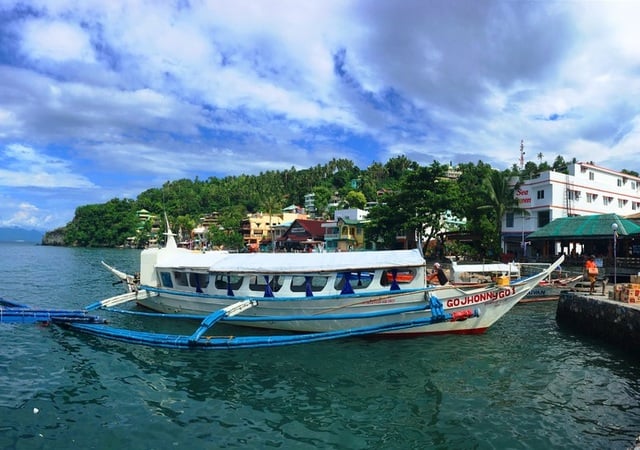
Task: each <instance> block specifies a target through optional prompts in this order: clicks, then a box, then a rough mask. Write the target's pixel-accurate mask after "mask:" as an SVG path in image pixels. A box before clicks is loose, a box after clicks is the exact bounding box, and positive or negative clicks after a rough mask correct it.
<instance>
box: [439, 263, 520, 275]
mask: <svg viewBox="0 0 640 450" xmlns="http://www.w3.org/2000/svg"><path fill="white" fill-rule="evenodd" d="M451 267H452V270H453V272H455V273H482V272H488V273H493V272H501V273H505V274H506V273H520V267H519V266H518V264H516V263H508V264H506V263H487V264H483V263H480V264H458V263H456V262H453V263H452V264H451Z"/></svg>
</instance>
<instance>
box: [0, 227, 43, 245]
mask: <svg viewBox="0 0 640 450" xmlns="http://www.w3.org/2000/svg"><path fill="white" fill-rule="evenodd" d="M43 235H44V233H42V232H40V231H36V230H25V229H24V228H18V227H0V242H21V241H24V242H37V243H40V242H42V236H43Z"/></svg>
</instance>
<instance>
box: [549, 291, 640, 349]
mask: <svg viewBox="0 0 640 450" xmlns="http://www.w3.org/2000/svg"><path fill="white" fill-rule="evenodd" d="M606 294H608V293H606ZM609 297H610V296H609V295H589V294H585V293H577V292H564V293H562V294H561V295H560V299H559V300H558V307H557V310H556V322H557V323H558V326H560V328H563V329H568V330H571V331H574V332H577V333H580V334H583V335H586V336H590V337H594V338H598V339H602V340H603V341H606V342H608V343H611V344H614V345H615V346H617V347H618V348H621V349H623V350H625V351H629V352H631V353H636V354H639V355H640V303H623V302H620V301H616V300H612V299H610V298H609ZM611 297H612V296H611Z"/></svg>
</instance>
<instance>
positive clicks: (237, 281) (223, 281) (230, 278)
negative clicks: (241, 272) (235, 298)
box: [214, 273, 243, 291]
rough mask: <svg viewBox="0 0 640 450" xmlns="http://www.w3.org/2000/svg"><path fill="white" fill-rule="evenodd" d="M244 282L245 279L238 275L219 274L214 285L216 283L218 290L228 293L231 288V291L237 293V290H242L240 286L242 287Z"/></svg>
mask: <svg viewBox="0 0 640 450" xmlns="http://www.w3.org/2000/svg"><path fill="white" fill-rule="evenodd" d="M242 280H243V278H242V277H241V276H238V275H225V274H221V273H219V274H216V277H215V281H214V283H215V286H216V289H223V290H225V291H226V290H227V288H229V287H231V290H232V291H235V290H236V289H240V286H241V285H242ZM227 283H228V284H227Z"/></svg>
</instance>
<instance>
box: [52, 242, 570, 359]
mask: <svg viewBox="0 0 640 450" xmlns="http://www.w3.org/2000/svg"><path fill="white" fill-rule="evenodd" d="M561 262H562V257H560V258H559V259H558V260H557V261H556V262H555V263H553V264H551V265H550V266H549V267H548V268H546V269H544V270H542V271H541V272H540V273H538V274H536V275H533V276H531V277H528V278H524V279H518V280H514V281H513V282H511V283H509V284H507V285H504V284H498V283H492V284H489V285H485V286H482V287H475V288H474V287H469V288H461V287H456V286H438V287H434V286H429V285H428V284H427V282H426V275H427V273H426V264H425V260H424V257H423V255H422V254H421V252H420V251H419V250H418V249H414V250H390V251H360V252H344V253H228V252H225V251H207V252H202V251H192V250H188V249H184V248H179V247H178V246H177V245H176V241H175V238H174V236H173V235H172V234H171V233H169V234H168V237H167V244H166V246H165V247H164V248H150V249H146V250H143V251H142V253H141V256H140V273H139V275H138V274H136V275H133V276H132V275H128V274H126V273H124V272H121V271H119V270H117V269H115V268H113V267H112V266H110V265H108V264H106V263H103V264H104V265H105V266H106V267H107V268H109V269H110V270H111V271H112V273H113V274H114V275H115V276H117V277H118V279H119V280H122V281H123V282H124V283H125V285H126V286H127V287H128V292H126V293H124V294H122V295H118V296H116V297H112V298H108V299H105V300H102V301H99V302H96V303H93V304H91V305H89V306H87V307H86V310H85V312H86V313H91V312H94V311H97V310H110V311H115V312H126V313H128V314H143V315H157V316H160V317H165V318H170V319H174V320H179V319H183V318H187V319H198V320H200V324H199V326H198V327H197V329H196V330H195V331H194V332H193V334H191V335H172V334H162V333H150V332H143V331H136V330H129V329H119V328H114V327H112V326H110V325H107V324H105V323H100V321H99V320H95V319H93V318H84V316H83V317H82V319H81V320H80V319H79V320H74V318H73V317H71V318H65V317H64V314H60V316H61V317H58V316H52V317H51V321H52V322H54V323H59V324H62V325H65V326H67V327H69V328H70V329H73V330H77V331H82V332H85V333H90V334H93V335H97V336H101V337H105V338H109V339H116V340H120V341H126V342H132V343H138V344H146V345H153V346H161V347H177V348H182V347H188V348H210V349H214V348H247V347H266V346H277V345H288V344H296V343H303V342H313V341H320V340H327V339H336V338H340V337H346V336H361V335H371V334H376V335H377V334H384V335H400V336H416V335H425V334H444V333H459V334H477V333H483V332H484V331H486V330H487V329H488V328H489V327H490V326H491V325H493V324H494V323H495V322H496V321H497V320H499V319H500V318H501V317H502V316H504V315H505V314H506V313H507V312H508V311H509V310H510V309H511V308H512V307H513V306H514V305H515V304H516V303H518V301H519V300H520V299H522V298H523V297H524V296H525V295H526V294H527V293H528V292H529V291H530V290H531V289H532V288H533V287H535V286H536V285H537V284H538V283H539V282H540V280H542V279H544V278H545V277H547V276H548V275H549V273H550V272H551V271H553V270H554V269H555V268H556V267H557V266H558V265H559V264H560V263H561ZM130 302H135V303H137V304H138V305H140V306H143V307H145V308H146V309H147V310H151V311H152V312H149V311H147V310H145V311H140V310H132V309H122V308H121V306H122V305H123V304H125V303H130ZM91 317H92V316H91ZM218 322H222V323H226V324H232V325H237V326H245V327H253V328H263V329H269V330H275V331H281V332H286V334H282V335H258V336H227V337H212V336H210V335H209V330H210V329H211V328H212V327H213V326H214V325H215V324H216V323H218Z"/></svg>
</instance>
